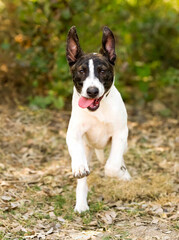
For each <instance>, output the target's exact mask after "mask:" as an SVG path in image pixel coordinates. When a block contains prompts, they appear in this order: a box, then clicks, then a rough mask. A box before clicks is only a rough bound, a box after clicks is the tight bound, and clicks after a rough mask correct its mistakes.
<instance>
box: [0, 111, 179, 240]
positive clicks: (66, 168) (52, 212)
mask: <svg viewBox="0 0 179 240" xmlns="http://www.w3.org/2000/svg"><path fill="white" fill-rule="evenodd" d="M147 114H148V113H147ZM147 114H146V118H147V119H148V120H147V121H146V122H145V123H144V124H139V123H138V122H136V121H133V122H132V121H131V122H129V127H130V132H131V133H130V136H129V150H128V153H127V154H126V155H125V160H126V165H127V167H128V170H129V172H130V173H131V175H132V180H131V181H130V182H123V181H119V180H117V179H113V178H106V177H104V166H102V165H100V163H99V162H97V161H96V159H94V161H93V162H92V163H91V166H90V168H91V174H90V175H89V177H88V185H89V194H88V203H89V207H90V209H89V211H86V212H85V213H82V214H78V213H75V212H74V205H75V187H76V179H73V177H72V174H71V167H70V158H69V154H68V151H67V148H66V145H65V132H66V127H67V122H68V118H69V115H68V113H56V112H53V111H46V110H44V111H40V112H39V115H38V112H37V111H35V112H34V111H32V110H30V109H27V108H25V109H21V110H17V111H13V112H12V111H10V112H8V111H7V109H6V110H5V111H3V110H2V109H1V119H0V121H1V122H0V123H1V126H2V127H1V129H0V145H1V148H0V156H3V161H2V163H1V165H0V177H1V178H0V179H1V181H0V184H1V196H10V197H11V198H10V200H7V201H4V200H2V199H3V198H2V199H1V198H0V199H1V202H0V239H3V240H5V239H8V238H10V237H11V239H23V237H24V236H25V235H28V234H29V235H33V234H37V233H38V232H40V231H42V232H44V234H46V233H47V232H48V231H49V229H50V228H53V232H52V233H51V234H49V235H48V239H64V237H65V236H68V237H69V239H74V238H75V237H76V235H75V234H79V235H80V234H81V233H82V232H83V236H86V235H90V234H91V235H90V236H91V237H95V238H96V239H114V240H116V239H121V240H130V239H133V235H132V234H133V230H134V229H135V228H136V227H135V223H136V221H139V222H140V221H141V224H142V222H143V221H144V222H145V224H147V226H148V227H151V226H152V227H153V228H156V227H157V228H158V229H159V230H158V234H161V232H162V226H163V225H164V227H165V229H168V230H171V234H169V235H167V236H169V237H170V239H175V238H174V236H175V234H176V231H178V224H177V219H175V215H176V209H177V208H176V206H177V199H178V196H177V194H176V184H175V182H176V181H177V176H176V158H175V156H176V152H175V151H176V150H175V138H176V137H177V132H176V121H175V119H168V120H166V119H165V120H164V121H163V120H162V119H161V117H159V116H157V117H152V118H151V115H147ZM47 116H48V117H47ZM7 119H8V120H7ZM59 131H60V135H59ZM5 143H8V146H7V145H6V144H5ZM9 146H10V147H9ZM44 149H45V150H44ZM108 152H109V151H108V150H107V151H106V155H107V153H108ZM16 203H17V206H16V205H13V204H16ZM13 206H15V207H13ZM156 208H158V209H159V210H161V209H165V210H166V212H164V214H163V213H161V214H158V213H157V212H156V210H155V209H156ZM160 208H161V209H160ZM111 212H112V213H113V212H114V213H115V217H112V213H111ZM110 214H111V215H110ZM172 216H173V219H170V217H172ZM154 218H157V219H158V220H159V222H158V223H157V224H156V225H151V222H152V220H153V219H154ZM108 220H110V221H109V223H108ZM129 223H130V224H129ZM58 224H60V230H59V229H58V228H59V227H58ZM162 224H163V225H162ZM42 226H43V228H42ZM23 228H25V229H26V232H25V231H24V230H23ZM85 234H86V235H85ZM136 234H141V233H140V232H137V233H136ZM172 234H173V235H172ZM83 236H82V237H81V238H80V239H83ZM136 236H138V235H136ZM159 236H160V238H161V239H162V237H164V236H165V234H163V235H159ZM138 239H144V237H143V236H140V235H139V237H138Z"/></svg>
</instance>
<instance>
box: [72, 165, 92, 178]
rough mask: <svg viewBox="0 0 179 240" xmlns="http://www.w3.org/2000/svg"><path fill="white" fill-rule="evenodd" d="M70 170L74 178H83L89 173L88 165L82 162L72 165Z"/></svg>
mask: <svg viewBox="0 0 179 240" xmlns="http://www.w3.org/2000/svg"><path fill="white" fill-rule="evenodd" d="M72 172H73V176H74V177H76V178H83V177H86V176H88V175H89V174H90V171H89V168H88V166H85V165H84V164H81V165H73V166H72Z"/></svg>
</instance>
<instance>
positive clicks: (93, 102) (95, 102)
mask: <svg viewBox="0 0 179 240" xmlns="http://www.w3.org/2000/svg"><path fill="white" fill-rule="evenodd" d="M102 97H103V96H102ZM102 97H100V98H85V97H80V99H79V102H78V105H79V106H80V107H81V108H88V109H89V110H90V111H95V110H97V109H98V108H99V105H100V101H101V99H102Z"/></svg>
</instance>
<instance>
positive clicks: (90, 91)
mask: <svg viewBox="0 0 179 240" xmlns="http://www.w3.org/2000/svg"><path fill="white" fill-rule="evenodd" d="M98 93H99V89H98V88H96V87H89V88H87V94H88V96H89V97H90V98H95V97H96V96H97V95H98Z"/></svg>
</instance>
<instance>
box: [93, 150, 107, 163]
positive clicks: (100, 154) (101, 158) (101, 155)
mask: <svg viewBox="0 0 179 240" xmlns="http://www.w3.org/2000/svg"><path fill="white" fill-rule="evenodd" d="M95 153H96V157H97V159H98V160H99V161H100V163H104V160H105V159H104V150H103V149H95Z"/></svg>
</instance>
